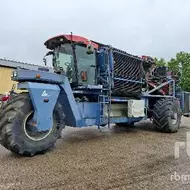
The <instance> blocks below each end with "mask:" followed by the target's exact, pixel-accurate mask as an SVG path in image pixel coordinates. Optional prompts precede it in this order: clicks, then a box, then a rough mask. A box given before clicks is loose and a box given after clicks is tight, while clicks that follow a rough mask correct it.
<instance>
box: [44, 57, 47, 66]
mask: <svg viewBox="0 0 190 190" xmlns="http://www.w3.org/2000/svg"><path fill="white" fill-rule="evenodd" d="M43 62H44V65H45V66H46V65H47V61H46V58H45V57H44V58H43Z"/></svg>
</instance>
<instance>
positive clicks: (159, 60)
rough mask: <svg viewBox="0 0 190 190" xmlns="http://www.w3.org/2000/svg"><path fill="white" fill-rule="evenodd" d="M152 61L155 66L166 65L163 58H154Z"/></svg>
mask: <svg viewBox="0 0 190 190" xmlns="http://www.w3.org/2000/svg"><path fill="white" fill-rule="evenodd" d="M154 61H155V63H156V65H157V66H166V65H167V62H166V61H165V60H164V58H160V59H158V58H156V57H155V58H154Z"/></svg>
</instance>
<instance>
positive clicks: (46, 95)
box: [41, 90, 50, 97]
mask: <svg viewBox="0 0 190 190" xmlns="http://www.w3.org/2000/svg"><path fill="white" fill-rule="evenodd" d="M41 96H43V97H50V95H49V94H48V93H47V92H46V90H44V91H43V92H42V95H41Z"/></svg>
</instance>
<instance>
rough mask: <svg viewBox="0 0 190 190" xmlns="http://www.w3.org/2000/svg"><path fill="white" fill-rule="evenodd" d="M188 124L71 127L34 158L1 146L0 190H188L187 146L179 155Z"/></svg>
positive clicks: (184, 120) (147, 123)
mask: <svg viewBox="0 0 190 190" xmlns="http://www.w3.org/2000/svg"><path fill="white" fill-rule="evenodd" d="M189 122H190V119H188V118H186V119H183V123H182V127H181V129H180V130H179V132H178V133H175V134H163V133H158V132H155V131H154V130H153V129H152V126H151V125H150V123H149V122H143V123H140V124H138V125H137V127H136V128H133V129H125V128H121V127H116V126H113V127H112V128H111V129H109V130H108V129H104V130H103V131H102V132H100V131H98V130H97V128H95V127H93V128H82V129H73V128H67V129H65V130H64V131H63V135H62V136H63V138H62V139H60V140H58V143H57V146H56V148H55V149H54V150H52V151H50V152H48V153H46V154H44V155H38V156H35V157H32V158H26V157H19V156H16V155H14V154H12V153H10V152H9V151H7V150H5V149H4V148H3V147H0V189H2V190H4V189H23V190H30V189H44V190H46V189H47V190H49V189H61V190H68V189H87V190H91V189H95V190H96V189H97V190H98V189H115V190H116V189H117V190H120V189H121V190H122V189H132V190H134V189H150V190H152V189H162V190H165V189H172V190H173V189H176V190H179V189H188V190H189V189H190V167H189V161H190V157H189V156H188V154H187V152H186V150H185V149H181V150H180V157H179V159H175V157H174V144H175V142H177V141H184V142H185V140H186V132H188V131H189V130H190V123H189ZM175 172H176V176H175V177H172V175H174V174H175ZM188 175H189V176H188ZM185 177H186V178H185Z"/></svg>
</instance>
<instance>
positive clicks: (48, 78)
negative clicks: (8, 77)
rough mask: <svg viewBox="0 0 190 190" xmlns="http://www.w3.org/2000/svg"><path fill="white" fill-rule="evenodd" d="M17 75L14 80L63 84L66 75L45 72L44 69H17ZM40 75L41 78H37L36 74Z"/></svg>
mask: <svg viewBox="0 0 190 190" xmlns="http://www.w3.org/2000/svg"><path fill="white" fill-rule="evenodd" d="M14 72H15V76H13V77H12V80H13V81H19V82H22V81H29V82H42V83H43V82H48V83H50V84H52V83H53V84H55V83H56V84H61V83H62V82H63V79H64V76H63V75H58V74H56V73H51V72H44V71H32V70H24V69H17V70H15V71H14ZM37 74H38V75H40V78H36V75H37Z"/></svg>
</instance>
